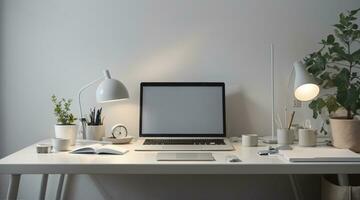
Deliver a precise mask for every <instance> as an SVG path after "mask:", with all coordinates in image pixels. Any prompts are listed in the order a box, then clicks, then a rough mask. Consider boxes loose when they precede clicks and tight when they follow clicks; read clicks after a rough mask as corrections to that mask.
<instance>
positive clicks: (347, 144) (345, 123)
mask: <svg viewBox="0 0 360 200" xmlns="http://www.w3.org/2000/svg"><path fill="white" fill-rule="evenodd" d="M330 127H331V134H332V139H333V145H334V147H336V148H341V149H351V150H353V151H355V152H357V153H359V152H360V120H358V119H330Z"/></svg>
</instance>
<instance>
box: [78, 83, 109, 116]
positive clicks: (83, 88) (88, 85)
mask: <svg viewBox="0 0 360 200" xmlns="http://www.w3.org/2000/svg"><path fill="white" fill-rule="evenodd" d="M104 78H105V77H104V76H101V77H100V78H98V79H96V80H93V81H91V82H90V83H88V84H86V85H84V86H83V87H82V88H80V90H79V92H78V101H79V109H80V119H82V118H83V113H82V107H81V93H82V92H83V91H84V90H86V89H87V88H88V87H90V86H92V85H94V84H95V83H96V82H99V81H101V80H102V79H104Z"/></svg>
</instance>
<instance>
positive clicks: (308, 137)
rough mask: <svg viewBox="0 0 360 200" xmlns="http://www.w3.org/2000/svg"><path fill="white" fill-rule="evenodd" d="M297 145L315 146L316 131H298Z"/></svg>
mask: <svg viewBox="0 0 360 200" xmlns="http://www.w3.org/2000/svg"><path fill="white" fill-rule="evenodd" d="M299 145H300V146H303V147H314V146H316V130H315V129H299Z"/></svg>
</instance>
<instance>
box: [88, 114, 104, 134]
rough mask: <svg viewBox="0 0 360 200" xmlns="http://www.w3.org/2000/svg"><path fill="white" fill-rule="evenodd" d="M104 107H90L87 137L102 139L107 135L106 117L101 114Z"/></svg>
mask: <svg viewBox="0 0 360 200" xmlns="http://www.w3.org/2000/svg"><path fill="white" fill-rule="evenodd" d="M101 112H102V108H100V109H98V110H97V109H96V108H93V109H90V113H89V120H88V122H87V127H86V139H89V140H101V139H102V138H103V137H104V136H105V127H104V118H103V117H102V116H101Z"/></svg>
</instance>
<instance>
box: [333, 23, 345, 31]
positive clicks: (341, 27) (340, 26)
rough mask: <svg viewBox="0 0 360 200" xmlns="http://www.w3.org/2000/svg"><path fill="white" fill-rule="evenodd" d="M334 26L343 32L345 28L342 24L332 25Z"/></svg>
mask: <svg viewBox="0 0 360 200" xmlns="http://www.w3.org/2000/svg"><path fill="white" fill-rule="evenodd" d="M334 26H335V27H336V28H338V29H339V30H341V31H342V30H344V28H345V26H344V25H342V24H334Z"/></svg>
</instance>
